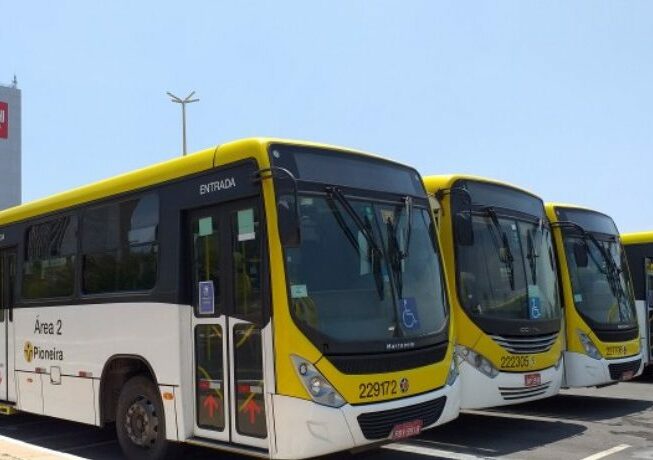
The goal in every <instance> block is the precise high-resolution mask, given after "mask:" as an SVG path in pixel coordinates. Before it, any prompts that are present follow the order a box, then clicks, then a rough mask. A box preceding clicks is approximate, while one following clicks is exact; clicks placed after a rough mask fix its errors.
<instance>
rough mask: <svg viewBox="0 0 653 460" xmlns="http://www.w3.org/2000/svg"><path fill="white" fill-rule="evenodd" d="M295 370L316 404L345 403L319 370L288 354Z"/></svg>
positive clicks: (330, 405)
mask: <svg viewBox="0 0 653 460" xmlns="http://www.w3.org/2000/svg"><path fill="white" fill-rule="evenodd" d="M290 358H291V359H292V362H293V365H294V368H295V371H297V375H298V376H299V380H301V381H302V383H303V384H304V388H306V391H307V392H308V394H309V395H310V396H311V398H312V399H313V401H315V402H316V403H318V404H322V405H324V406H329V407H341V406H344V405H345V400H344V398H343V397H342V396H340V393H338V392H337V391H336V390H335V388H333V386H332V385H331V384H330V383H329V382H328V381H327V379H325V378H324V377H323V376H322V374H320V371H318V370H317V369H316V368H315V366H313V365H312V364H311V363H310V362H308V361H307V360H305V359H303V358H300V357H299V356H296V355H290Z"/></svg>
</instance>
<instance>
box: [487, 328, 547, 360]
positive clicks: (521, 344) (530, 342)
mask: <svg viewBox="0 0 653 460" xmlns="http://www.w3.org/2000/svg"><path fill="white" fill-rule="evenodd" d="M490 337H491V338H492V340H494V341H495V342H496V343H498V344H499V345H500V346H502V347H503V348H505V349H506V350H508V351H509V352H511V353H515V354H519V355H526V354H532V353H544V352H545V351H549V350H550V349H551V347H552V346H553V344H554V343H555V341H556V340H557V338H558V333H557V332H555V333H553V334H547V335H536V336H531V337H520V336H501V335H491V336H490Z"/></svg>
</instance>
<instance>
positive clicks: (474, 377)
mask: <svg viewBox="0 0 653 460" xmlns="http://www.w3.org/2000/svg"><path fill="white" fill-rule="evenodd" d="M562 369H563V366H562V362H560V365H558V366H557V368H556V367H549V368H547V369H543V370H539V371H529V372H514V373H513V372H499V375H497V376H496V377H494V378H490V377H488V376H487V375H485V374H483V373H482V372H481V371H479V370H478V369H476V368H475V367H473V366H472V365H471V364H469V363H468V362H467V361H462V362H461V363H460V379H461V380H462V387H463V388H462V400H461V409H483V408H486V407H497V406H507V405H510V404H520V403H523V402H528V401H535V400H538V399H543V398H548V397H550V396H555V395H556V394H558V392H559V391H560V386H561V384H562V374H563V371H562ZM536 373H539V374H540V376H541V381H542V386H541V388H539V389H538V388H536V387H526V386H525V385H524V376H525V375H527V374H536Z"/></svg>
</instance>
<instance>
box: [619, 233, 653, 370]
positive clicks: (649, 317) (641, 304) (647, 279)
mask: <svg viewBox="0 0 653 460" xmlns="http://www.w3.org/2000/svg"><path fill="white" fill-rule="evenodd" d="M621 241H622V243H623V245H624V249H625V250H626V257H627V259H628V265H629V267H630V274H631V276H632V280H633V291H634V295H635V308H636V310H637V322H638V324H639V335H640V340H641V348H642V361H643V367H645V368H647V369H648V370H647V372H650V369H651V367H650V366H651V362H652V358H653V342H652V341H651V340H652V339H651V337H653V231H648V232H636V233H624V234H622V235H621Z"/></svg>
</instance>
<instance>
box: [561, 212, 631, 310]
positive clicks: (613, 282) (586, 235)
mask: <svg viewBox="0 0 653 460" xmlns="http://www.w3.org/2000/svg"><path fill="white" fill-rule="evenodd" d="M556 225H557V226H559V227H567V228H573V229H575V230H577V231H578V232H580V234H581V236H582V237H583V239H584V240H585V241H590V242H591V243H592V244H593V245H594V246H595V247H596V248H597V249H598V251H599V254H601V258H602V259H603V261H604V262H605V263H604V264H601V263H600V262H599V261H597V260H596V258H595V257H594V255H593V254H592V251H590V250H589V248H588V251H587V252H588V253H589V256H590V258H591V259H592V261H593V262H594V264H595V265H596V266H597V267H598V269H599V271H600V272H601V273H603V274H604V275H605V276H606V278H607V279H608V285H609V286H610V290H611V291H612V295H614V297H615V299H617V303H618V304H619V315H620V316H621V315H622V312H621V306H622V305H623V304H624V303H625V304H628V296H627V295H626V293H625V292H624V289H623V286H622V285H621V272H622V270H621V269H620V268H619V267H618V266H617V263H616V262H615V261H614V259H613V258H612V254H610V253H609V252H608V250H607V249H606V248H605V247H604V246H603V245H602V244H601V243H600V242H599V240H598V239H596V237H595V236H594V235H593V234H592V233H590V232H588V231H587V230H585V228H583V227H582V226H581V225H578V224H577V223H575V222H568V221H563V222H558V223H557V224H556ZM613 238H614V237H613ZM621 319H623V318H621Z"/></svg>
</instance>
